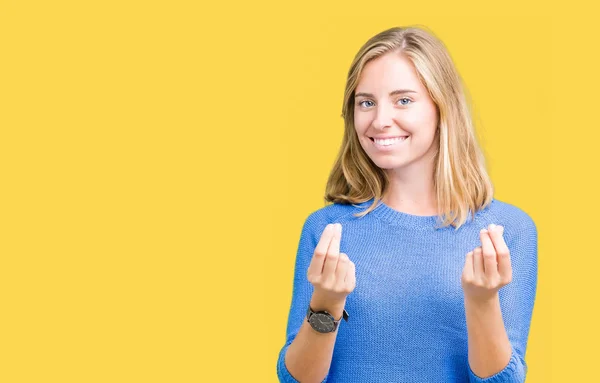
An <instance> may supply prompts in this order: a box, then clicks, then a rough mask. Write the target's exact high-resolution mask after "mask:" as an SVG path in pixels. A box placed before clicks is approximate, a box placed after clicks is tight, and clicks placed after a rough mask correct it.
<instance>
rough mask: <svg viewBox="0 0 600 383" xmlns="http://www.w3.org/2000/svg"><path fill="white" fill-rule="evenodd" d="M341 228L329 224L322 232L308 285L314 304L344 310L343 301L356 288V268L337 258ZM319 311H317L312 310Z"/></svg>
mask: <svg viewBox="0 0 600 383" xmlns="http://www.w3.org/2000/svg"><path fill="white" fill-rule="evenodd" d="M341 239H342V225H341V224H339V223H337V224H329V225H327V226H326V227H325V230H323V233H322V234H321V239H320V240H319V243H318V244H317V247H316V248H315V252H314V254H313V257H312V260H311V262H310V265H309V266H308V272H307V277H308V281H309V282H310V283H311V284H312V285H313V286H314V290H315V291H314V293H313V299H312V303H311V307H312V305H313V304H315V305H316V306H323V307H332V308H339V307H341V308H343V307H344V304H345V302H346V297H347V296H348V294H350V293H351V292H352V291H353V290H354V288H355V287H356V275H355V266H354V262H352V261H351V260H350V259H349V258H348V256H347V255H346V254H344V253H341V254H340V241H341ZM312 308H313V309H319V307H312Z"/></svg>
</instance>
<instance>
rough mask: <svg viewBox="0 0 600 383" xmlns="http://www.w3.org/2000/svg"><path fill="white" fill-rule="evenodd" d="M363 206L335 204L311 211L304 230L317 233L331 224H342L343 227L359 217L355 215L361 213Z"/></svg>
mask: <svg viewBox="0 0 600 383" xmlns="http://www.w3.org/2000/svg"><path fill="white" fill-rule="evenodd" d="M363 205H364V203H362V204H354V205H353V204H349V205H345V204H339V203H333V204H329V205H327V206H324V207H321V208H319V209H316V210H313V211H311V212H310V213H309V214H308V216H307V218H306V220H305V222H304V230H308V229H310V230H312V231H315V232H322V231H323V229H324V228H325V226H327V225H328V224H330V223H341V224H342V225H343V224H344V223H346V222H349V221H352V220H356V219H357V217H355V216H354V214H356V213H358V212H360V211H361V210H362V209H361V208H360V207H361V206H363Z"/></svg>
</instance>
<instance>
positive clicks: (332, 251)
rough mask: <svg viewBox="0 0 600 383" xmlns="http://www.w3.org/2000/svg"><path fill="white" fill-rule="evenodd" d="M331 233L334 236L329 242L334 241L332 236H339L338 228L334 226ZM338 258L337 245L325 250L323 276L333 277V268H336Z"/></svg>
mask: <svg viewBox="0 0 600 383" xmlns="http://www.w3.org/2000/svg"><path fill="white" fill-rule="evenodd" d="M333 231H334V234H333V236H332V238H331V241H333V240H334V239H333V238H334V236H339V231H340V226H337V225H335V228H334V230H333ZM339 258H340V252H339V245H337V246H336V245H333V246H329V250H327V256H326V257H325V264H324V265H323V275H328V276H330V277H335V268H336V267H337V263H338V260H339Z"/></svg>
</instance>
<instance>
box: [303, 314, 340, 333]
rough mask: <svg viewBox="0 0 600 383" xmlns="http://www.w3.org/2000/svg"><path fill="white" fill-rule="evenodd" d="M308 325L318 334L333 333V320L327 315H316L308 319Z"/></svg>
mask: <svg viewBox="0 0 600 383" xmlns="http://www.w3.org/2000/svg"><path fill="white" fill-rule="evenodd" d="M309 322H310V325H311V326H312V328H314V329H315V330H317V331H318V332H322V333H326V332H333V330H334V325H333V318H332V317H331V316H329V315H327V314H323V313H316V314H313V315H312V316H311V317H310V320H309Z"/></svg>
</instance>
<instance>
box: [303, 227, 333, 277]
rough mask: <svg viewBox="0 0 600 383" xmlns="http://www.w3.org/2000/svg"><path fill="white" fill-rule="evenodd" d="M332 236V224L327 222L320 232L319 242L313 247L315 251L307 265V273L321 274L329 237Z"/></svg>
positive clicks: (329, 240)
mask: <svg viewBox="0 0 600 383" xmlns="http://www.w3.org/2000/svg"><path fill="white" fill-rule="evenodd" d="M332 237H333V224H329V225H327V226H325V229H324V230H323V233H322V234H321V239H320V240H319V243H318V244H317V246H316V247H315V253H314V255H313V257H312V260H311V261H310V265H309V266H308V274H309V275H321V274H322V272H323V265H324V263H325V258H326V256H327V249H328V248H329V242H331V238H332Z"/></svg>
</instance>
